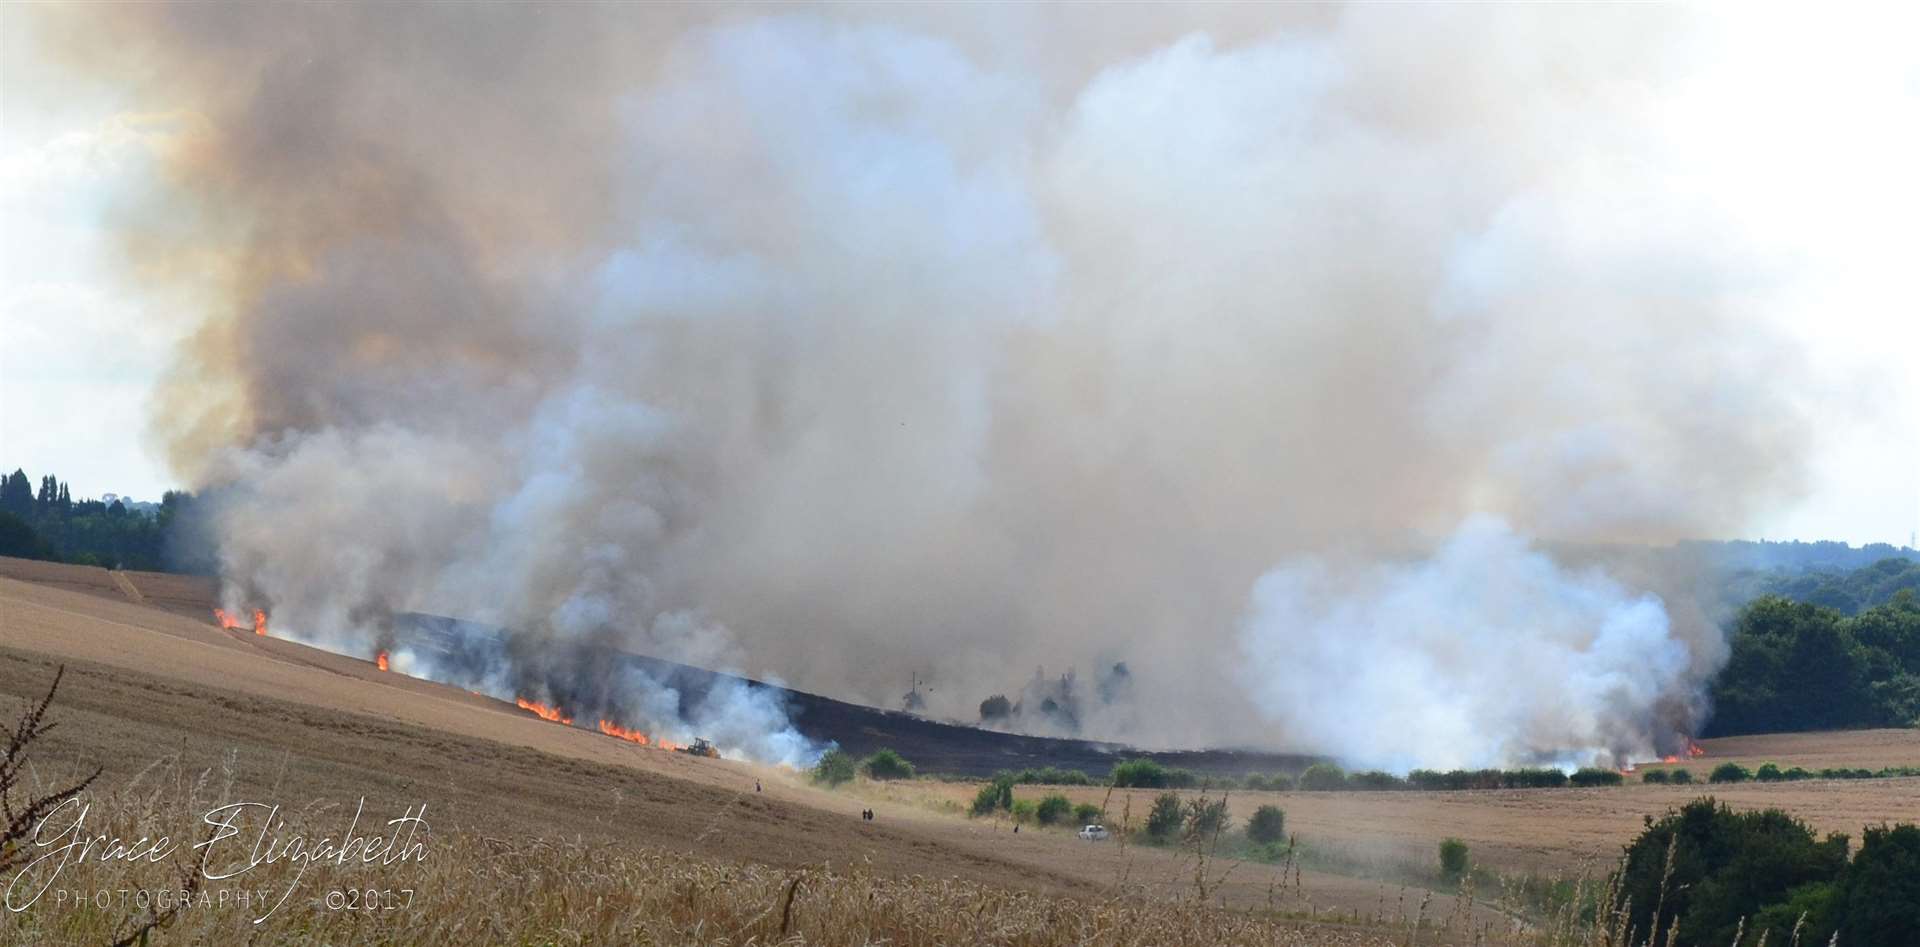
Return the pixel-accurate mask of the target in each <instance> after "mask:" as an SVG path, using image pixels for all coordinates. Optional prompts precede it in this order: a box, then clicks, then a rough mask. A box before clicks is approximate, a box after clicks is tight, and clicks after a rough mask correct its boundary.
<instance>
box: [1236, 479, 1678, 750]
mask: <svg viewBox="0 0 1920 947" xmlns="http://www.w3.org/2000/svg"><path fill="white" fill-rule="evenodd" d="M1239 645H1240V650H1241V656H1242V657H1243V658H1244V659H1245V663H1244V665H1243V666H1242V670H1241V674H1240V680H1241V683H1242V685H1243V686H1245V687H1246V688H1247V689H1248V691H1249V693H1251V694H1253V695H1254V698H1255V700H1256V702H1257V703H1258V705H1259V707H1260V710H1261V712H1262V713H1263V714H1264V715H1266V717H1267V718H1268V719H1270V720H1273V721H1275V722H1278V723H1284V724H1286V725H1287V726H1288V727H1289V729H1290V730H1291V731H1292V732H1293V734H1294V735H1295V736H1296V738H1298V739H1301V740H1305V741H1307V742H1308V743H1309V744H1310V745H1311V746H1313V747H1314V748H1316V749H1319V750H1322V751H1325V752H1329V753H1334V754H1338V755H1339V756H1340V757H1341V758H1343V759H1346V760H1349V761H1351V762H1354V763H1356V764H1361V765H1369V766H1377V767H1382V768H1386V769H1389V770H1394V771H1398V772H1401V773H1404V772H1406V771H1407V770H1409V769H1412V768H1415V767H1429V768H1439V769H1452V768H1480V767H1491V766H1507V765H1512V764H1516V763H1528V764H1535V765H1539V764H1553V765H1590V764H1595V763H1599V764H1611V765H1617V764H1621V763H1626V762H1629V761H1645V760H1649V759H1656V758H1658V757H1659V755H1660V754H1661V752H1662V751H1665V752H1671V751H1672V748H1673V746H1674V742H1673V741H1674V740H1675V738H1676V737H1677V736H1678V735H1677V734H1675V733H1674V732H1672V730H1671V729H1670V728H1671V726H1672V721H1669V720H1663V719H1661V718H1660V717H1659V716H1658V715H1657V713H1656V710H1657V708H1659V706H1660V702H1661V701H1662V699H1663V698H1668V697H1670V696H1672V695H1675V694H1680V693H1684V692H1685V691H1684V688H1685V687H1688V686H1692V685H1696V684H1698V683H1699V681H1698V680H1697V679H1695V676H1696V675H1697V674H1698V671H1697V670H1696V669H1695V668H1694V667H1693V662H1692V656H1691V654H1690V653H1689V651H1688V649H1687V647H1686V646H1685V644H1684V643H1682V642H1681V641H1679V640H1677V639H1676V638H1675V637H1674V635H1673V629H1672V627H1671V624H1670V622H1669V620H1668V617H1667V612H1666V609H1665V608H1664V607H1663V606H1662V604H1661V602H1660V600H1659V599H1658V598H1657V597H1655V596H1653V595H1649V594H1646V593H1643V592H1634V591H1632V590H1629V589H1627V588H1625V587H1623V586H1622V585H1620V583H1618V582H1616V581H1614V580H1613V579H1612V578H1610V577H1609V576H1607V575H1606V574H1605V573H1603V572H1600V571H1598V570H1596V569H1583V570H1572V569H1566V568H1563V567H1562V566H1560V565H1559V564H1558V563H1556V562H1555V561H1554V560H1553V559H1552V558H1551V557H1549V556H1548V555H1547V554H1545V553H1543V552H1540V551H1538V550H1536V549H1534V548H1532V547H1531V546H1530V545H1529V544H1528V543H1527V541H1526V540H1525V539H1524V538H1522V537H1520V536H1517V535H1515V534H1514V533H1513V532H1512V530H1511V529H1510V528H1509V527H1508V526H1507V525H1506V524H1505V523H1503V522H1501V521H1499V520H1496V519H1492V518H1486V517H1477V518H1474V519H1471V520H1469V521H1467V522H1466V523H1464V524H1462V525H1461V527H1460V528H1459V529H1458V530H1457V531H1455V532H1454V533H1453V534H1452V535H1451V536H1449V537H1448V538H1447V539H1446V540H1445V541H1444V542H1443V543H1442V544H1441V545H1440V546H1439V548H1438V549H1436V550H1435V551H1434V552H1433V554H1432V555H1431V556H1430V557H1428V558H1424V559H1417V560H1413V561H1405V562H1389V563H1375V564H1364V565H1361V566H1359V567H1357V568H1343V567H1341V566H1337V565H1332V564H1329V563H1326V562H1323V561H1320V560H1316V559H1305V560H1299V561H1294V562H1289V563H1286V564H1283V565H1281V566H1280V567H1278V568H1276V569H1275V570H1273V571H1272V572H1269V573H1267V574H1266V575H1264V576H1262V577H1261V578H1260V581H1259V582H1258V583H1256V584H1255V585H1254V589H1253V596H1252V603H1251V606H1250V609H1249V612H1248V615H1247V618H1246V619H1245V620H1244V621H1243V622H1242V624H1241V627H1240V636H1239ZM1663 727H1666V728H1669V729H1666V730H1664V731H1663V730H1662V728H1663Z"/></svg>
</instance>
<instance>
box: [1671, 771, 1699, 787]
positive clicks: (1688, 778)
mask: <svg viewBox="0 0 1920 947" xmlns="http://www.w3.org/2000/svg"><path fill="white" fill-rule="evenodd" d="M1667 781H1668V782H1670V783H1673V784H1674V785H1676V786H1678V785H1683V784H1686V783H1691V782H1693V770H1690V769H1676V770H1674V771H1673V772H1672V773H1670V774H1668V775H1667Z"/></svg>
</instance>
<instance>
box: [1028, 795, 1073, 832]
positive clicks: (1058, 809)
mask: <svg viewBox="0 0 1920 947" xmlns="http://www.w3.org/2000/svg"><path fill="white" fill-rule="evenodd" d="M1033 817H1034V818H1035V819H1036V820H1038V821H1039V823H1040V824H1041V825H1058V824H1060V823H1062V822H1065V821H1067V820H1068V819H1071V818H1073V800H1071V799H1068V798H1067V797H1065V796H1063V795H1060V794H1059V793H1057V792H1056V793H1048V794H1047V796H1046V797H1045V798H1043V799H1041V800H1040V804H1039V805H1038V806H1036V807H1034V810H1033Z"/></svg>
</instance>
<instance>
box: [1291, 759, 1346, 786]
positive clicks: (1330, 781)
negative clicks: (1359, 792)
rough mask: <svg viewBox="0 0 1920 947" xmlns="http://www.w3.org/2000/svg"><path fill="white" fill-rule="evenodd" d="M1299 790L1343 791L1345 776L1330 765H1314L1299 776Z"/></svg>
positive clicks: (1341, 771)
mask: <svg viewBox="0 0 1920 947" xmlns="http://www.w3.org/2000/svg"><path fill="white" fill-rule="evenodd" d="M1300 788H1301V789H1305V790H1308V791H1311V792H1326V791H1328V790H1332V789H1345V788H1347V774H1346V771H1344V770H1342V769H1341V768H1340V767H1338V766H1335V765H1333V764H1332V763H1315V764H1313V765H1312V766H1309V767H1307V771H1306V772H1304V773H1301V774H1300Z"/></svg>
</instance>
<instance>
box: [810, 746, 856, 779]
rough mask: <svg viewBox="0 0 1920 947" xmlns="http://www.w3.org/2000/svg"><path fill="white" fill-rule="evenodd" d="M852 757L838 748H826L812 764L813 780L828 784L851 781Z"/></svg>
mask: <svg viewBox="0 0 1920 947" xmlns="http://www.w3.org/2000/svg"><path fill="white" fill-rule="evenodd" d="M853 771H854V765H853V757H851V756H848V755H847V754H846V753H844V752H842V751H841V750H839V749H832V750H828V751H827V752H826V753H825V754H823V755H821V757H820V762H818V763H815V764H814V766H813V774H812V775H813V781H814V782H816V783H823V784H825V785H828V786H838V785H840V784H841V783H848V782H852V781H853Z"/></svg>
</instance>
